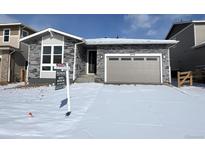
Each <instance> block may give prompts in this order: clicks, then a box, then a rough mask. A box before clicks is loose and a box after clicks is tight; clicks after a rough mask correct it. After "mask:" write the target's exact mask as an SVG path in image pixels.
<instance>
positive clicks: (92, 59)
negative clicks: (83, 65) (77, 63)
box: [88, 51, 97, 73]
mask: <svg viewBox="0 0 205 154" xmlns="http://www.w3.org/2000/svg"><path fill="white" fill-rule="evenodd" d="M96 61H97V52H96V51H89V52H88V64H89V65H88V73H96Z"/></svg>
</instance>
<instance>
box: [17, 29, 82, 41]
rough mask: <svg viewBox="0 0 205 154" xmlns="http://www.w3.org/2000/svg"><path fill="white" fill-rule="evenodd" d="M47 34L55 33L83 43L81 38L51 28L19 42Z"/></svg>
mask: <svg viewBox="0 0 205 154" xmlns="http://www.w3.org/2000/svg"><path fill="white" fill-rule="evenodd" d="M47 32H55V33H58V34H60V35H63V36H67V37H71V38H74V39H77V40H80V41H83V38H81V37H78V36H75V35H71V34H68V33H65V32H62V31H59V30H56V29H53V28H47V29H44V30H42V31H39V32H37V33H34V34H31V35H29V36H26V37H24V38H22V39H20V41H21V42H23V41H26V40H29V39H31V38H33V37H36V36H39V35H43V34H44V33H47Z"/></svg>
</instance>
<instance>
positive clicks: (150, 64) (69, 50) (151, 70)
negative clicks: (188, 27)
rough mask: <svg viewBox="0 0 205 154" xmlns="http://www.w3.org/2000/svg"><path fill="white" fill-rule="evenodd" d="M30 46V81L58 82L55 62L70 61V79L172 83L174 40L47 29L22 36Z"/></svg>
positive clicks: (32, 82) (34, 82) (33, 82)
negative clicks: (93, 35)
mask: <svg viewBox="0 0 205 154" xmlns="http://www.w3.org/2000/svg"><path fill="white" fill-rule="evenodd" d="M21 42H24V43H26V44H28V45H29V46H30V48H29V49H30V50H29V66H28V78H29V79H28V80H29V83H31V84H36V83H52V82H54V81H55V70H54V66H55V64H56V63H68V64H69V66H70V80H71V81H72V82H74V81H75V80H76V79H77V80H78V79H79V78H82V77H85V76H89V77H92V78H93V79H94V80H95V81H96V82H104V83H154V84H162V83H170V82H171V77H170V76H171V72H170V60H169V48H170V47H171V46H173V45H175V44H176V43H177V41H175V40H140V39H123V38H98V39H83V38H81V37H78V36H74V35H71V34H68V33H65V32H62V31H59V30H55V29H52V28H48V29H45V30H42V31H40V32H37V33H35V34H32V35H30V36H27V37H25V38H22V39H21Z"/></svg>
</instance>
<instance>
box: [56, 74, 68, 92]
mask: <svg viewBox="0 0 205 154" xmlns="http://www.w3.org/2000/svg"><path fill="white" fill-rule="evenodd" d="M65 86H66V71H62V70H56V87H55V90H59V89H63V88H65Z"/></svg>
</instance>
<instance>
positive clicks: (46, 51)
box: [41, 45, 63, 71]
mask: <svg viewBox="0 0 205 154" xmlns="http://www.w3.org/2000/svg"><path fill="white" fill-rule="evenodd" d="M42 50H43V51H42V61H41V62H42V63H41V70H42V71H54V69H53V68H54V66H55V64H57V63H63V46H62V45H52V46H50V45H48V46H43V48H42Z"/></svg>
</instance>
